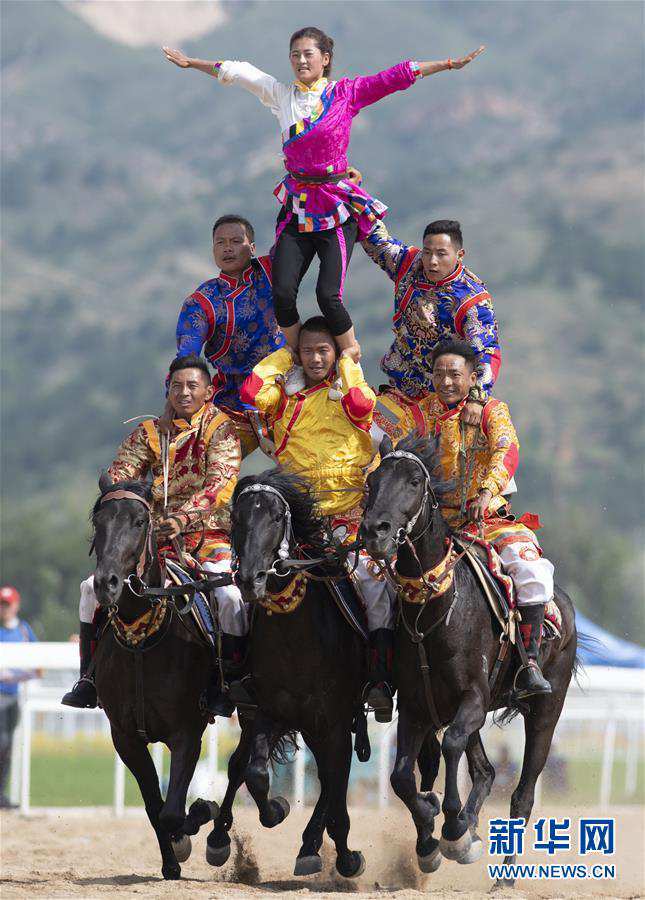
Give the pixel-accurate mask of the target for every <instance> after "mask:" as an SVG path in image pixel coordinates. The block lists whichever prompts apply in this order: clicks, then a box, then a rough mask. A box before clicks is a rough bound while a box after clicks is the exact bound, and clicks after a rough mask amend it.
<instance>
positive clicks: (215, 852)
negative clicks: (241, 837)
mask: <svg viewBox="0 0 645 900" xmlns="http://www.w3.org/2000/svg"><path fill="white" fill-rule="evenodd" d="M230 855H231V842H230V841H229V842H228V844H222V846H221V847H213V846H211V844H209V843H208V841H206V862H207V863H208V865H209V866H223V865H224V863H225V862H227V861H228V858H229V856H230Z"/></svg>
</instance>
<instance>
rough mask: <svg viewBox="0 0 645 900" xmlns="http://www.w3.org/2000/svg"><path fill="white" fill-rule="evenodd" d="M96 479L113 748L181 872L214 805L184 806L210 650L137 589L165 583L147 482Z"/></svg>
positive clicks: (102, 652) (102, 694) (168, 864)
mask: <svg viewBox="0 0 645 900" xmlns="http://www.w3.org/2000/svg"><path fill="white" fill-rule="evenodd" d="M99 487H100V489H101V496H100V497H99V498H98V500H97V501H96V504H95V506H94V509H93V511H92V524H93V526H94V549H95V551H96V571H95V574H94V589H95V592H96V597H97V600H98V602H99V604H100V606H101V607H103V608H104V609H106V610H109V611H110V624H111V627H110V626H107V627H106V628H105V631H104V632H103V634H102V636H101V638H100V640H99V642H98V646H97V648H96V652H95V656H94V661H95V666H96V690H97V694H98V697H99V700H100V703H101V705H102V706H103V709H104V710H105V713H106V715H107V717H108V719H109V720H110V728H111V731H112V740H113V742H114V747H115V749H116V751H117V753H118V754H119V756H120V757H121V759H122V760H123V762H124V763H125V765H126V766H127V767H128V769H130V771H131V772H132V774H133V775H134V777H135V778H136V781H137V784H138V785H139V790H140V791H141V796H142V797H143V801H144V804H145V808H146V813H147V814H148V818H149V819H150V823H151V825H152V827H153V828H154V830H155V832H156V835H157V840H158V841H159V849H160V850H161V857H162V869H161V872H162V875H163V877H164V878H167V879H173V878H179V877H180V874H181V868H180V865H179V863H180V862H184V861H185V860H186V859H188V857H189V855H190V851H191V843H190V838H189V837H188V835H189V834H196V833H197V831H198V830H199V826H200V825H205V824H206V822H207V821H209V820H210V819H212V818H213V816H214V815H216V814H217V812H218V810H217V807H216V806H214V805H211V804H207V803H206V802H205V801H203V800H198V801H196V802H195V803H194V804H193V805H192V806H191V809H190V811H189V814H188V816H186V810H185V806H186V794H187V791H188V786H189V784H190V781H191V778H192V777H193V773H194V771H195V766H196V765H197V761H198V759H199V753H200V749H201V737H202V734H203V732H204V729H205V727H206V724H207V718H206V716H205V714H204V712H203V711H202V709H201V708H200V702H199V700H200V696H201V694H202V692H203V691H204V690H205V688H206V686H207V682H208V679H209V672H210V667H211V664H212V663H211V652H210V650H209V648H208V647H207V646H206V645H205V644H204V642H203V641H202V640H200V638H199V636H198V634H197V630H196V628H195V627H194V626H192V625H190V624H189V623H188V622H187V621H185V620H184V619H182V618H181V617H180V616H179V615H178V614H177V611H176V608H175V607H174V605H173V604H172V603H171V602H166V601H165V600H163V601H160V602H159V604H155V605H151V601H150V599H147V598H144V597H141V596H139V593H137V591H139V592H141V587H140V584H141V581H143V582H145V584H147V585H148V586H150V587H160V586H161V569H160V565H159V559H158V555H157V546H156V542H155V536H154V532H153V527H152V518H151V514H150V487H149V485H147V484H146V483H144V482H140V481H129V482H120V483H118V484H113V483H112V481H111V479H110V477H109V476H108V475H105V474H104V475H102V476H101V479H100V481H99ZM135 576H138V578H137V579H135ZM133 580H134V584H135V587H134V588H133V587H131V582H132V581H133ZM141 617H149V618H148V621H146V619H142V618H141ZM137 623H139V627H137ZM133 624H134V629H133V628H132V626H133ZM135 632H136V633H138V637H137V635H136V633H135ZM129 635H133V636H132V637H130V638H129V637H128V636H129ZM140 637H142V638H143V640H141V642H140V643H137V641H138V640H139V638H140ZM157 741H163V743H164V744H166V746H167V747H168V748H169V750H170V782H169V785H168V792H167V795H166V800H165V802H164V800H163V798H162V796H161V791H160V789H159V779H158V777H157V772H156V770H155V767H154V764H153V762H152V758H151V756H150V753H149V752H148V748H147V744H148V742H150V743H155V742H157Z"/></svg>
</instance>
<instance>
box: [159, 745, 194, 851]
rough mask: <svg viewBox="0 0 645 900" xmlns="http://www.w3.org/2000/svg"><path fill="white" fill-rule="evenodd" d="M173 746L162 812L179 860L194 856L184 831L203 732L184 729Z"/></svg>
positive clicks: (169, 746) (163, 821)
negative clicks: (187, 805) (190, 786)
mask: <svg viewBox="0 0 645 900" xmlns="http://www.w3.org/2000/svg"><path fill="white" fill-rule="evenodd" d="M167 744H168V748H169V749H170V778H169V780H168V790H167V792H166V801H165V803H164V805H163V807H162V810H161V813H160V814H159V822H160V824H161V827H162V828H163V829H164V830H165V831H167V832H168V834H170V836H171V840H172V842H173V847H174V850H175V855H176V856H177V859H178V860H179V862H185V861H186V860H187V859H188V857H189V856H190V851H191V841H190V838H189V837H188V835H187V834H185V833H184V830H183V829H184V823H185V822H186V794H187V793H188V787H189V785H190V782H191V779H192V777H193V774H194V772H195V766H196V765H197V761H198V760H199V753H200V750H201V746H202V744H201V732H198V733H195V732H192V733H191V732H180V733H179V734H175V735H173V736H172V738H171V739H170V740H169V741H168V742H167Z"/></svg>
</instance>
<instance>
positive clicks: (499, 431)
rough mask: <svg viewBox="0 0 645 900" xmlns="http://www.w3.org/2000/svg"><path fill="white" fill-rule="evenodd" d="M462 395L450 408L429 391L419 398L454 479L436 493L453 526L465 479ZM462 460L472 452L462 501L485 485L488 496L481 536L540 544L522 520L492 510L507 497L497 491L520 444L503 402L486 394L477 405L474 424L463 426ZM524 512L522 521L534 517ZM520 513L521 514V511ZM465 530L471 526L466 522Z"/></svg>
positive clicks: (458, 519)
mask: <svg viewBox="0 0 645 900" xmlns="http://www.w3.org/2000/svg"><path fill="white" fill-rule="evenodd" d="M467 399H468V398H465V399H464V400H462V401H461V403H459V404H458V406H456V407H454V408H453V409H449V408H448V407H447V406H446V404H445V403H443V402H442V401H441V400H440V399H439V397H438V396H437V394H429V395H428V396H427V397H424V398H423V400H421V401H420V406H421V408H422V410H423V414H424V417H425V419H426V428H427V434H429V435H434V436H436V437H438V438H439V452H440V460H441V470H442V475H443V478H444V479H445V480H446V481H450V480H453V479H454V481H455V488H454V489H453V490H452V491H450V492H448V493H447V494H443V495H442V497H441V510H442V513H443V516H444V518H445V519H446V521H447V522H448V524H449V525H450V526H452V527H457V526H460V525H462V523H463V521H464V517H463V516H462V514H461V504H462V485H463V482H464V478H463V475H464V462H462V458H461V456H460V454H461V449H462V426H461V410H462V409H463V407H464V405H465V404H466V402H467ZM465 447H466V450H467V456H466V463H465V464H466V465H468V460H470V458H471V454H472V458H473V463H472V474H471V476H470V482H469V485H468V490H467V494H466V500H467V504H469V503H471V502H472V501H473V500H474V499H475V498H476V496H477V494H478V493H479V491H481V490H488V491H490V492H491V494H492V499H491V501H490V503H489V505H488V509H487V511H486V514H485V518H484V537H485V538H486V540H487V541H490V542H491V543H492V544H494V545H495V547H496V549H498V550H499V549H500V548H501V547H503V546H504V545H505V544H507V543H511V542H513V541H516V540H522V541H527V540H528V541H531V542H532V543H533V544H535V545H536V546H539V544H538V541H537V538H536V537H535V535H534V534H533V532H532V531H531V529H530V528H528V527H527V525H526V524H525V523H524V522H523V521H515V520H514V519H512V517H506V516H505V517H501V516H499V515H497V512H498V510H500V509H501V508H502V507H508V506H509V501H508V499H507V497H505V496H504V495H503V494H502V491H503V490H504V489H505V488H506V487H507V485H508V483H509V482H510V480H511V479H512V477H513V475H514V474H515V470H516V469H517V465H518V462H519V450H520V444H519V440H518V438H517V433H516V431H515V427H514V426H513V422H512V420H511V414H510V412H509V409H508V406H507V405H506V403H503V402H502V401H501V400H494V399H491V400H489V401H488V402H487V403H486V405H485V406H484V409H483V411H482V419H481V423H480V426H479V427H478V428H475V427H473V426H472V425H468V426H466V427H465ZM466 480H468V479H467V478H466ZM529 516H530V514H527V521H531V522H536V521H537V517H532V516H530V517H529ZM523 518H524V517H523ZM466 530H475V531H476V527H475V526H473V525H468V526H467V528H466Z"/></svg>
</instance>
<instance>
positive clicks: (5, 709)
mask: <svg viewBox="0 0 645 900" xmlns="http://www.w3.org/2000/svg"><path fill="white" fill-rule="evenodd" d="M5 704H6V705H5ZM17 724H18V701H17V700H16V701H14V702H7V701H4V702H3V705H2V706H0V797H3V798H5V799H7V794H6V790H7V782H8V780H9V766H10V765H11V742H12V740H13V733H14V731H15V729H16V725H17Z"/></svg>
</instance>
